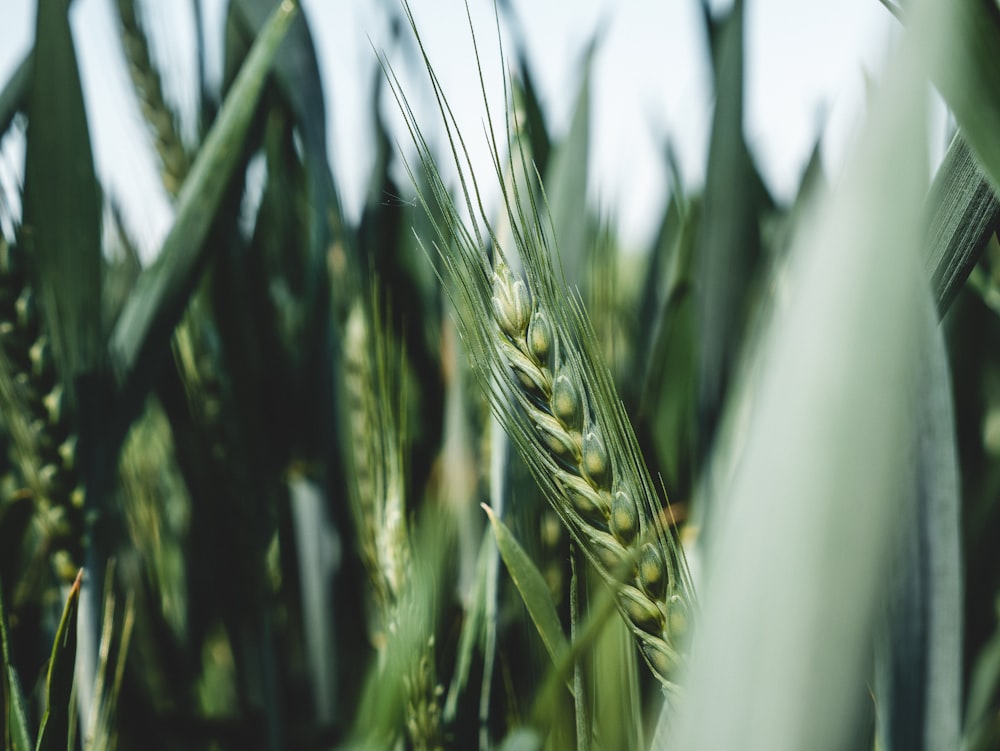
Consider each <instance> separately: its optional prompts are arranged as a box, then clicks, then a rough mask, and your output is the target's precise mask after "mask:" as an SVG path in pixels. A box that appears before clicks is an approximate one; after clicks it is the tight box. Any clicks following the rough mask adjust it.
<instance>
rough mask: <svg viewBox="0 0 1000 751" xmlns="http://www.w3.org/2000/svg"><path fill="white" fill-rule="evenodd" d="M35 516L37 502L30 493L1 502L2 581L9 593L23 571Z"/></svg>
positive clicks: (0, 545) (0, 544)
mask: <svg viewBox="0 0 1000 751" xmlns="http://www.w3.org/2000/svg"><path fill="white" fill-rule="evenodd" d="M34 516H35V501H34V498H32V496H31V494H30V493H21V494H19V495H15V496H14V497H12V498H7V499H5V500H3V501H2V502H0V579H4V583H3V586H4V587H6V588H8V593H9V592H10V591H11V590H13V588H14V586H15V583H16V582H17V581H18V574H19V573H20V570H21V564H22V560H21V556H22V555H23V554H24V541H25V536H26V535H27V534H28V531H29V529H30V527H31V522H32V520H33V519H34Z"/></svg>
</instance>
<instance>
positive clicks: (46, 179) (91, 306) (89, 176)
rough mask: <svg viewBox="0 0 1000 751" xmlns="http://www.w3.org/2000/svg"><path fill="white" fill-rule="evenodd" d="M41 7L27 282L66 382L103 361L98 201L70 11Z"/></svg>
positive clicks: (56, 1)
mask: <svg viewBox="0 0 1000 751" xmlns="http://www.w3.org/2000/svg"><path fill="white" fill-rule="evenodd" d="M68 6H69V0H52V1H50V2H47V3H41V4H40V7H39V10H38V18H37V29H36V36H35V54H34V61H35V62H34V71H33V76H32V79H31V91H30V92H29V94H28V102H27V110H28V118H29V123H30V127H29V130H28V142H27V153H26V155H25V177H24V193H25V198H24V224H23V226H22V228H21V236H22V237H23V238H24V241H25V245H26V246H27V248H28V253H29V255H30V256H31V258H32V272H33V273H32V277H33V282H34V288H35V292H36V294H37V295H38V296H39V299H40V301H41V305H42V309H43V310H44V312H45V320H46V323H47V326H46V330H47V332H48V335H49V336H50V337H51V339H52V349H53V352H54V354H55V360H56V364H57V367H58V368H59V371H60V373H61V374H62V376H63V381H64V383H65V384H66V387H67V390H68V392H69V394H70V399H71V403H75V398H76V394H75V387H76V379H77V376H79V375H81V374H84V373H88V372H93V371H95V370H97V369H98V367H99V365H100V363H101V362H102V361H103V353H104V349H103V346H104V341H103V336H102V332H101V328H100V326H101V225H100V221H101V201H100V194H99V190H98V185H97V178H96V176H95V173H94V162H93V158H92V156H91V150H90V133H89V130H88V127H87V116H86V110H85V108H84V103H83V90H82V88H81V85H80V75H79V71H78V69H77V62H76V55H75V52H74V45H73V37H72V34H71V32H70V26H69V17H68V13H67V9H68Z"/></svg>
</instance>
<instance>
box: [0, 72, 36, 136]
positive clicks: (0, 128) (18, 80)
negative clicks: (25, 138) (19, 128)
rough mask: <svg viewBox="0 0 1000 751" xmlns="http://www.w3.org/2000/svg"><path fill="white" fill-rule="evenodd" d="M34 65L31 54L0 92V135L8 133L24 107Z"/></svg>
mask: <svg viewBox="0 0 1000 751" xmlns="http://www.w3.org/2000/svg"><path fill="white" fill-rule="evenodd" d="M33 63H34V55H33V54H32V53H30V52H29V53H28V54H27V55H25V56H24V57H23V58H22V59H21V62H20V64H19V65H18V66H17V69H16V70H15V71H14V74H13V75H12V76H11V77H10V78H9V79H7V82H6V83H5V84H4V87H3V90H2V91H0V135H2V134H4V133H6V132H7V129H8V128H9V127H10V124H11V123H12V122H13V121H14V115H16V114H17V112H18V110H20V109H21V108H22V107H23V106H24V99H25V95H26V94H27V92H28V86H30V85H31V77H32V67H33Z"/></svg>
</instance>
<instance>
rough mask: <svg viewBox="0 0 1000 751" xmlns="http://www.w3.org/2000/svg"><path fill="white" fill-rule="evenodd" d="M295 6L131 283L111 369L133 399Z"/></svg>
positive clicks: (209, 141)
mask: <svg viewBox="0 0 1000 751" xmlns="http://www.w3.org/2000/svg"><path fill="white" fill-rule="evenodd" d="M297 9H298V6H297V4H295V3H293V2H289V0H285V2H282V3H281V5H280V6H278V8H277V9H276V10H275V11H274V13H273V14H272V16H271V19H270V20H269V21H268V23H267V25H266V26H265V27H264V30H263V31H262V32H261V34H260V36H259V37H258V38H257V40H256V42H254V46H253V48H252V49H251V51H250V55H249V56H248V57H247V60H246V62H245V63H244V64H243V67H242V69H241V70H240V73H239V76H238V77H237V79H236V82H235V83H234V84H233V87H232V88H231V89H230V91H229V94H228V95H227V96H226V101H225V103H224V104H223V106H222V110H221V112H220V113H219V118H218V120H217V121H216V123H215V124H214V125H213V126H212V129H211V131H209V134H208V137H207V138H206V139H205V144H204V146H203V147H202V149H201V151H200V152H199V154H198V158H197V159H196V160H195V163H194V165H193V166H192V168H191V173H190V175H189V176H188V178H187V180H186V181H185V182H184V185H183V186H182V188H181V191H180V195H179V196H178V199H177V219H176V220H175V222H174V225H173V227H171V229H170V232H169V234H168V235H167V237H166V239H165V240H164V242H163V248H162V251H161V252H160V255H159V257H158V258H157V260H156V261H155V262H154V263H153V265H152V266H150V267H149V268H148V269H146V270H145V271H144V272H143V273H142V275H141V276H140V277H139V279H138V281H137V282H136V285H135V289H134V290H133V292H132V294H131V295H130V296H129V298H128V300H127V301H126V303H125V307H124V309H123V310H122V312H121V315H120V316H119V318H118V323H117V325H116V326H115V330H114V332H113V333H112V336H111V343H110V350H111V351H110V357H111V365H112V369H113V372H114V375H115V378H116V381H117V383H118V385H119V387H120V388H122V389H123V390H124V391H125V392H126V394H128V395H129V396H130V398H131V399H132V400H133V401H134V402H137V401H138V399H137V397H138V396H141V394H143V393H145V391H146V390H147V389H148V387H149V385H150V384H151V382H152V376H151V372H155V366H156V364H157V363H158V362H159V361H160V359H161V358H163V357H164V356H165V355H166V354H167V352H168V351H169V348H168V340H169V337H170V334H171V332H172V331H173V329H174V326H175V325H176V323H177V321H178V320H179V318H180V315H181V312H182V311H183V309H184V306H185V304H186V303H187V300H188V297H189V295H190V294H191V290H192V289H193V287H194V284H195V281H196V279H197V274H198V271H199V270H200V268H201V266H202V264H203V263H204V261H205V260H206V259H207V258H208V255H209V251H210V248H209V247H208V246H207V245H206V244H205V239H206V237H207V235H208V231H209V229H210V228H211V225H212V220H213V219H214V218H215V214H216V211H217V209H218V207H219V205H220V203H221V201H222V197H223V195H224V194H225V191H226V187H227V186H228V185H229V182H230V179H231V178H232V176H233V172H234V170H235V169H236V166H237V164H239V162H240V159H241V157H242V152H243V145H244V142H245V139H246V136H247V132H248V129H249V127H250V121H251V119H252V118H253V114H254V112H255V111H256V107H257V101H258V99H259V97H260V93H261V90H262V89H263V86H264V82H265V81H266V80H267V77H268V73H269V71H270V68H271V64H272V63H273V61H274V57H275V54H276V53H277V51H278V47H279V45H280V44H281V40H282V39H283V38H284V36H285V32H286V31H287V30H288V27H289V26H290V24H291V22H292V19H293V18H294V17H295V14H296V12H297Z"/></svg>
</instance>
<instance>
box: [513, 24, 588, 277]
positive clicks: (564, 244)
mask: <svg viewBox="0 0 1000 751" xmlns="http://www.w3.org/2000/svg"><path fill="white" fill-rule="evenodd" d="M595 44H596V42H592V43H591V45H590V47H588V49H587V52H586V56H585V60H584V63H583V71H584V75H583V80H582V81H581V83H580V93H579V95H578V96H577V100H576V107H575V109H574V111H573V121H572V122H571V123H570V126H569V132H568V133H567V134H566V138H564V139H563V141H562V142H561V143H560V144H559V145H558V146H557V147H556V148H555V149H554V151H553V153H552V156H551V158H550V159H549V165H548V171H547V172H546V173H545V197H546V200H547V201H548V208H549V213H550V220H551V222H552V224H551V230H552V232H553V234H554V237H552V238H550V240H549V242H550V247H552V248H558V256H559V261H561V262H562V267H563V271H564V273H565V275H566V281H567V283H568V284H570V285H578V284H580V283H582V281H583V274H584V271H585V266H584V264H585V262H586V258H587V257H588V255H587V254H588V251H589V250H590V243H589V240H590V239H591V238H590V237H589V233H588V229H589V223H588V222H587V220H586V217H587V214H588V212H587V173H588V166H587V164H588V157H589V154H590V70H591V62H592V60H593V55H594V45H595ZM528 125H529V126H530V125H531V121H530V120H529V121H528ZM532 143H534V139H532ZM548 231H549V227H548V225H546V232H548Z"/></svg>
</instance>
